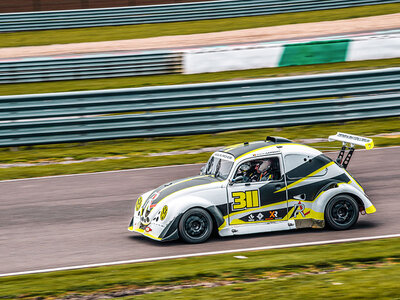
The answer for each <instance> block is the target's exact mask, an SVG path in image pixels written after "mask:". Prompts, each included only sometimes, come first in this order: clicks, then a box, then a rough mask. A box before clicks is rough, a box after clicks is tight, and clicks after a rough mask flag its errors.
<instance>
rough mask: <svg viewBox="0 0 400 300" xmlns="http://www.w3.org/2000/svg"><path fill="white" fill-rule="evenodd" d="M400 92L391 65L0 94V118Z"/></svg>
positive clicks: (397, 72)
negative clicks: (238, 78) (131, 86)
mask: <svg viewBox="0 0 400 300" xmlns="http://www.w3.org/2000/svg"><path fill="white" fill-rule="evenodd" d="M399 90H400V68H391V69H384V70H374V71H363V72H343V73H333V74H322V75H311V76H310V75H308V76H294V77H283V78H273V79H258V80H243V81H233V82H219V83H208V84H191V85H176V86H160V87H146V88H134V89H120V90H101V91H88V92H70V93H54V94H34V95H18V96H1V97H0V121H7V120H17V119H34V118H51V117H69V116H82V115H93V114H96V115H98V114H110V113H123V112H145V111H154V110H166V109H168V110H171V109H186V108H201V107H212V106H222V105H241V104H257V103H263V102H280V101H287V100H303V99H318V98H331V97H346V96H352V95H368V94H375V93H382V92H396V91H399Z"/></svg>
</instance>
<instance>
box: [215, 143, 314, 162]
mask: <svg viewBox="0 0 400 300" xmlns="http://www.w3.org/2000/svg"><path fill="white" fill-rule="evenodd" d="M278 147H279V148H278ZM220 152H225V153H229V154H231V155H232V156H234V157H235V160H236V159H238V158H243V159H246V158H249V157H254V156H257V155H262V154H270V153H276V152H281V153H282V154H294V153H301V154H306V155H311V156H316V155H320V154H321V152H320V151H319V150H317V149H314V148H312V147H309V146H306V145H302V144H297V143H293V142H291V141H287V142H286V141H283V142H281V141H276V142H274V141H257V142H250V143H247V142H246V143H240V144H236V145H232V146H228V147H225V148H223V149H221V150H220Z"/></svg>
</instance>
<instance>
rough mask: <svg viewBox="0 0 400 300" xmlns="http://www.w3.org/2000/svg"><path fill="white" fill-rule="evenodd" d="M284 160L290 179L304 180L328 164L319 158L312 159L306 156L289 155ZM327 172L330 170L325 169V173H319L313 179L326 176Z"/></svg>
mask: <svg viewBox="0 0 400 300" xmlns="http://www.w3.org/2000/svg"><path fill="white" fill-rule="evenodd" d="M284 160H285V169H286V174H287V177H288V178H289V179H300V178H303V177H305V176H307V175H309V174H311V173H312V172H313V171H315V170H317V169H319V168H320V167H322V166H323V165H325V164H326V162H325V161H322V159H321V158H320V157H319V156H316V157H312V158H311V157H310V156H309V155H305V154H287V155H285V158H284ZM327 172H328V170H327V169H325V170H324V172H319V173H318V174H315V175H313V176H312V177H320V176H324V175H325V174H326V173H327Z"/></svg>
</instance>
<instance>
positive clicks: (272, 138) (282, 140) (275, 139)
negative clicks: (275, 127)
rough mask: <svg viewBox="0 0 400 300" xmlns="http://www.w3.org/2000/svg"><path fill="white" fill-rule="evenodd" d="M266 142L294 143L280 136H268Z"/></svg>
mask: <svg viewBox="0 0 400 300" xmlns="http://www.w3.org/2000/svg"><path fill="white" fill-rule="evenodd" d="M265 141H266V142H267V141H270V142H274V143H293V141H291V140H288V139H285V138H283V137H280V136H267V138H266V139H265Z"/></svg>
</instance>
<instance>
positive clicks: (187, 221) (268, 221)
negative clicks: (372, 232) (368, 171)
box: [129, 132, 376, 243]
mask: <svg viewBox="0 0 400 300" xmlns="http://www.w3.org/2000/svg"><path fill="white" fill-rule="evenodd" d="M329 140H331V141H341V142H342V144H343V145H342V149H341V151H340V153H339V156H338V158H337V159H336V161H333V160H332V159H330V158H329V157H327V156H325V155H324V154H323V153H322V152H320V151H318V150H316V149H314V148H311V147H309V146H305V145H301V144H297V143H294V142H292V141H290V140H287V139H284V138H281V137H267V139H266V140H265V141H258V142H251V143H247V142H246V143H242V144H237V145H234V146H231V147H226V148H223V149H221V150H220V151H217V152H215V153H214V154H212V155H211V157H210V159H209V160H208V162H207V164H206V165H205V166H204V167H203V168H202V169H201V173H200V176H195V177H190V178H186V179H181V180H176V181H172V182H169V183H166V184H164V185H162V186H160V187H158V188H156V189H155V190H152V191H149V192H147V193H144V194H143V195H141V196H140V197H139V198H138V199H137V201H136V204H135V210H134V215H133V218H132V220H131V222H130V225H129V230H130V231H135V232H138V233H141V234H143V235H144V236H146V237H149V238H152V239H154V240H159V241H170V240H175V239H178V238H181V239H183V240H184V241H186V242H189V243H201V242H204V241H206V240H207V239H208V238H209V237H210V235H211V233H212V232H213V231H217V232H218V234H219V235H220V236H232V235H242V234H250V233H259V232H270V231H277V230H288V229H296V228H307V227H312V228H323V227H324V226H325V224H327V225H328V226H329V227H331V228H333V229H335V230H343V229H348V228H350V227H351V226H353V225H354V224H355V223H356V222H357V220H358V216H359V213H367V214H371V213H374V212H375V211H376V209H375V207H374V206H373V204H372V203H371V201H370V200H369V199H368V197H367V195H366V194H365V193H364V190H363V188H362V187H361V186H360V184H359V183H358V182H357V181H356V180H355V179H354V178H353V177H352V176H351V175H350V174H349V172H347V171H346V167H347V165H348V163H349V161H350V158H351V156H352V154H353V152H354V147H355V145H362V146H364V147H365V148H366V149H367V150H368V149H372V148H373V141H372V140H371V139H367V138H364V137H359V136H355V135H349V134H344V133H340V132H338V133H337V134H336V135H334V136H330V137H329ZM346 151H347V155H346V157H345V158H344V155H345V154H346Z"/></svg>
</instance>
